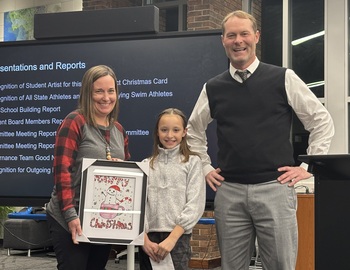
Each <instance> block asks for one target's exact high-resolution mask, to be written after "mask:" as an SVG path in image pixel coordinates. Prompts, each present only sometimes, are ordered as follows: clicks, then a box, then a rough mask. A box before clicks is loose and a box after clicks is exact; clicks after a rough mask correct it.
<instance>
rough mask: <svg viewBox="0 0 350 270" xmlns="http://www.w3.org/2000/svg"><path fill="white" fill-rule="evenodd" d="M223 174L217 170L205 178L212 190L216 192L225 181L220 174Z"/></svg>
mask: <svg viewBox="0 0 350 270" xmlns="http://www.w3.org/2000/svg"><path fill="white" fill-rule="evenodd" d="M220 172H221V170H220V168H216V169H215V170H214V171H211V172H209V173H208V174H207V175H206V176H205V180H206V181H207V183H208V185H209V186H210V187H211V189H212V190H214V191H216V190H217V189H216V187H217V186H218V187H219V186H221V182H222V181H224V180H225V178H224V177H222V176H221V175H220V174H219V173H220Z"/></svg>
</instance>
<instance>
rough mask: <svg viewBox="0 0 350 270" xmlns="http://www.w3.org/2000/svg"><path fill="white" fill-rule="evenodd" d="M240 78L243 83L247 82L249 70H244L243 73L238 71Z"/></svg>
mask: <svg viewBox="0 0 350 270" xmlns="http://www.w3.org/2000/svg"><path fill="white" fill-rule="evenodd" d="M236 73H237V74H238V76H239V77H241V79H242V81H245V80H246V79H247V75H248V70H243V71H238V70H237V71H236Z"/></svg>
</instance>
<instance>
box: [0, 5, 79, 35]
mask: <svg viewBox="0 0 350 270" xmlns="http://www.w3.org/2000/svg"><path fill="white" fill-rule="evenodd" d="M82 3H83V1H82V0H0V41H3V40H4V12H8V11H13V10H19V9H25V8H31V7H39V6H46V7H47V10H48V12H65V11H80V10H82V5H83V4H82Z"/></svg>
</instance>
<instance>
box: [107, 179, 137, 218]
mask: <svg viewBox="0 0 350 270" xmlns="http://www.w3.org/2000/svg"><path fill="white" fill-rule="evenodd" d="M102 194H103V195H104V196H105V199H104V201H103V202H102V203H101V207H100V208H101V210H119V211H123V210H125V207H124V206H122V205H121V204H122V203H123V202H125V199H127V201H129V202H130V201H131V199H130V198H128V197H125V198H123V194H122V193H121V192H120V187H119V186H117V185H112V186H110V187H108V188H107V190H106V191H102ZM120 215H121V213H100V216H101V217H103V218H107V219H113V218H115V217H116V216H120Z"/></svg>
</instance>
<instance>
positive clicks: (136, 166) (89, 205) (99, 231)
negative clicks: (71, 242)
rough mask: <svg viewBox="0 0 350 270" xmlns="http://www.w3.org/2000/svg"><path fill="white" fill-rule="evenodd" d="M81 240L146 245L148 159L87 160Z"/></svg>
mask: <svg viewBox="0 0 350 270" xmlns="http://www.w3.org/2000/svg"><path fill="white" fill-rule="evenodd" d="M82 166H83V168H82V184H81V191H80V192H81V193H80V205H79V218H80V222H81V226H82V230H83V235H82V236H79V237H77V240H78V241H80V242H91V243H105V244H107V243H108V244H121V245H129V244H133V245H143V232H144V222H145V204H146V192H147V176H148V170H149V164H148V163H147V162H127V161H125V162H117V161H109V160H98V159H87V158H84V159H83V165H82Z"/></svg>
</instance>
